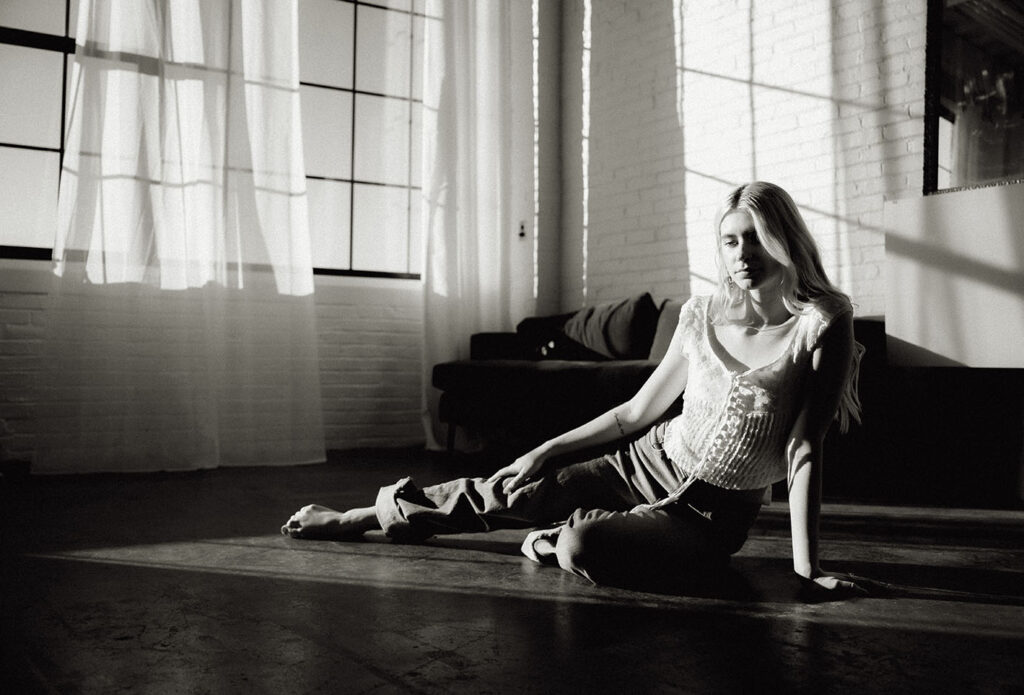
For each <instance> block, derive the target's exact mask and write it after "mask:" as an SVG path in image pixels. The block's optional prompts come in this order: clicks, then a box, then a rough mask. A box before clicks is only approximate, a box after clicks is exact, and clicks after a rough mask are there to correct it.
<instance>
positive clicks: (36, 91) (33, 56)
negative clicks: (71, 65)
mask: <svg viewBox="0 0 1024 695" xmlns="http://www.w3.org/2000/svg"><path fill="white" fill-rule="evenodd" d="M76 16H77V2H68V0H2V2H0V94H2V95H3V106H2V107H0V247H2V254H0V255H3V256H15V257H27V258H48V257H49V253H50V248H51V247H52V246H53V238H54V231H55V230H56V228H57V186H58V180H59V177H60V159H61V154H62V152H63V138H62V128H61V122H62V119H63V117H64V110H65V106H64V93H65V89H66V87H65V85H66V81H67V70H66V66H67V64H68V63H67V56H68V54H70V53H72V52H73V51H74V41H73V40H72V39H71V38H69V31H68V27H69V26H70V25H71V22H73V21H74V19H75V17H76ZM70 35H73V30H72V31H71V32H70Z"/></svg>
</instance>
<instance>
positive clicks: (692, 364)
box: [664, 297, 850, 490]
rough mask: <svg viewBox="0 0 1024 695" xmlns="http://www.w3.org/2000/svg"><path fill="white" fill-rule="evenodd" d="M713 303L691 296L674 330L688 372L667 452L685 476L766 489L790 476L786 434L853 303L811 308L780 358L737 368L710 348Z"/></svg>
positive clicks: (670, 428) (722, 484) (668, 435)
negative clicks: (831, 333) (824, 347)
mask: <svg viewBox="0 0 1024 695" xmlns="http://www.w3.org/2000/svg"><path fill="white" fill-rule="evenodd" d="M710 300H711V298H710V297H693V298H691V299H690V300H689V301H688V302H686V304H684V305H683V308H682V310H681V311H680V312H679V325H678V326H677V328H676V332H677V334H678V333H681V334H682V336H681V338H682V346H683V347H682V349H683V354H684V355H685V356H686V358H687V360H688V361H689V371H688V376H687V382H686V392H685V394H684V397H683V411H682V413H681V414H680V415H678V416H676V417H675V418H673V419H672V421H671V422H669V424H668V427H667V428H666V431H665V440H664V447H665V453H666V454H667V455H668V456H669V458H670V459H671V460H672V461H673V463H675V464H676V465H677V466H678V467H679V469H680V470H681V471H682V473H684V474H685V475H687V476H691V477H697V478H699V479H701V480H704V481H705V482H708V483H711V484H712V485H717V486H719V487H723V488H727V489H730V490H751V489H755V488H763V487H765V486H767V485H770V484H771V483H774V482H776V481H779V480H782V479H784V478H785V477H786V468H787V463H786V455H785V449H786V439H787V437H788V435H789V433H790V430H791V429H792V426H793V422H794V420H795V418H796V415H797V409H798V407H799V403H798V399H799V396H800V393H801V391H802V390H803V383H804V379H805V378H806V376H807V374H808V373H809V371H810V369H809V366H810V360H811V356H812V354H813V352H814V350H815V349H816V348H817V346H818V342H819V341H820V340H821V336H822V335H823V334H824V332H825V329H826V328H828V326H829V325H830V324H831V323H832V321H833V320H835V318H836V317H837V316H839V315H841V314H843V313H845V312H846V311H849V310H850V307H849V306H846V307H837V308H836V310H834V311H829V310H827V309H824V308H821V307H814V308H811V309H809V310H808V311H807V312H806V313H804V314H801V315H799V316H797V317H796V321H797V325H796V326H795V328H794V329H793V335H792V336H791V342H790V345H789V347H788V348H787V349H786V351H785V352H784V353H783V354H782V355H780V356H779V357H778V359H776V360H775V361H774V362H772V363H770V364H767V365H765V366H763V367H759V368H757V369H751V370H747V371H744V372H736V371H734V370H732V369H730V368H728V367H727V366H726V364H725V362H723V360H722V358H721V357H720V356H719V354H718V353H717V352H715V347H713V345H712V340H714V339H713V337H710V336H709V333H710V330H711V324H710V321H709V319H708V306H709V304H710ZM715 342H717V341H715Z"/></svg>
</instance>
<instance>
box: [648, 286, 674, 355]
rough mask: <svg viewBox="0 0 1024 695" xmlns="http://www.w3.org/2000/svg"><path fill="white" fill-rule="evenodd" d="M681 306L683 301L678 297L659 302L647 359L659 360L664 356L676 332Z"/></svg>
mask: <svg viewBox="0 0 1024 695" xmlns="http://www.w3.org/2000/svg"><path fill="white" fill-rule="evenodd" d="M682 308H683V303H682V302H681V301H680V300H678V299H666V300H665V301H663V302H662V303H661V313H660V314H659V315H658V329H657V330H656V331H655V332H654V342H652V343H651V353H650V355H648V357H647V359H650V360H653V361H655V362H661V360H662V359H663V358H664V357H665V354H666V353H667V352H668V346H669V343H671V342H672V336H674V335H675V333H676V326H677V325H679V311H680V309H682Z"/></svg>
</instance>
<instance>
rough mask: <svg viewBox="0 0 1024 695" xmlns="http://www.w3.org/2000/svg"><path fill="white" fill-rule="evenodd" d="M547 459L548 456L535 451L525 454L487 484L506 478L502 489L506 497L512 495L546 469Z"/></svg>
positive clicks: (488, 480)
mask: <svg viewBox="0 0 1024 695" xmlns="http://www.w3.org/2000/svg"><path fill="white" fill-rule="evenodd" d="M546 459H547V456H546V455H544V454H543V453H541V452H540V451H539V450H537V449H534V450H533V451H530V452H527V453H525V454H523V455H522V456H520V457H519V458H517V459H516V460H515V461H513V462H512V463H510V464H509V465H507V466H505V467H504V468H499V469H498V470H497V471H495V473H494V475H492V476H491V477H490V478H488V479H487V482H489V483H494V482H497V481H498V480H501V479H502V478H505V480H504V482H503V483H502V485H501V488H502V490H503V491H504V492H505V494H506V495H511V494H512V493H513V492H515V491H516V490H518V489H519V488H521V487H522V486H523V485H526V483H527V481H529V480H530V478H532V477H533V476H534V475H535V474H536V473H537V472H538V471H540V469H541V468H543V467H544V461H545V460H546Z"/></svg>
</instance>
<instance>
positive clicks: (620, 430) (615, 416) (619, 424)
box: [612, 410, 626, 437]
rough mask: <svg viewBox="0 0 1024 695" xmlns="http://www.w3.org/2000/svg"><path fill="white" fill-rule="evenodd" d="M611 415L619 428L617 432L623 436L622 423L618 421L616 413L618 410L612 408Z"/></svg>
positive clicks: (624, 431) (624, 433)
mask: <svg viewBox="0 0 1024 695" xmlns="http://www.w3.org/2000/svg"><path fill="white" fill-rule="evenodd" d="M612 417H614V418H615V424H616V426H617V427H618V428H619V434H621V435H622V436H623V437H625V436H626V430H625V429H623V427H622V423H621V422H620V421H619V414H618V412H616V411H614V410H613V411H612Z"/></svg>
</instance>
